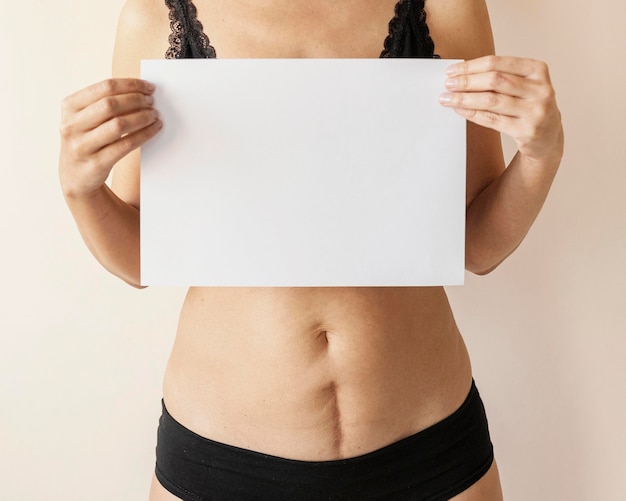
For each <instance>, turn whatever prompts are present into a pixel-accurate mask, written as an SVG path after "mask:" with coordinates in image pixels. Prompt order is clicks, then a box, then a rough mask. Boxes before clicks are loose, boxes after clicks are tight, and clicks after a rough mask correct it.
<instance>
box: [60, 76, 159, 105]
mask: <svg viewBox="0 0 626 501" xmlns="http://www.w3.org/2000/svg"><path fill="white" fill-rule="evenodd" d="M153 91H154V85H153V84H151V83H150V82H146V81H145V80H140V79H138V78H110V79H108V80H103V81H102V82H98V83H97V84H93V85H90V86H89V87H86V88H85V89H82V90H79V91H78V92H76V93H74V94H72V95H71V96H68V97H66V98H65V99H64V100H63V104H62V106H63V110H64V111H67V112H72V113H76V112H78V111H80V110H82V109H84V108H86V107H87V106H89V105H90V104H92V103H95V102H96V101H99V100H100V99H102V98H103V97H107V96H115V95H118V94H130V93H134V92H139V93H141V94H152V92H153Z"/></svg>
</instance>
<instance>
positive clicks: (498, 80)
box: [489, 71, 504, 89]
mask: <svg viewBox="0 0 626 501" xmlns="http://www.w3.org/2000/svg"><path fill="white" fill-rule="evenodd" d="M489 80H490V82H489V83H490V84H491V87H492V88H494V89H498V88H500V87H502V84H503V83H504V75H503V74H502V73H500V72H499V71H493V72H491V74H490V78H489Z"/></svg>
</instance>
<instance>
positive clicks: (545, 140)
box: [440, 56, 563, 163]
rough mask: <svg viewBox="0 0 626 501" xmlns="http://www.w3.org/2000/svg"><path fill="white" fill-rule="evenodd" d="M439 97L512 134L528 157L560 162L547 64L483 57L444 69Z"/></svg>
mask: <svg viewBox="0 0 626 501" xmlns="http://www.w3.org/2000/svg"><path fill="white" fill-rule="evenodd" d="M447 73H448V79H447V80H446V83H445V85H446V89H447V90H448V92H446V93H445V94H442V95H441V97H440V102H441V104H443V105H444V106H448V107H451V108H454V110H455V111H456V112H457V113H459V114H460V115H462V116H463V117H465V118H466V119H467V120H470V121H471V122H474V123H476V124H478V125H482V126H484V127H488V128H490V129H495V130H497V131H498V132H501V133H503V134H506V135H508V136H510V137H512V138H513V140H514V141H515V143H516V145H517V148H518V150H519V152H520V153H521V154H522V155H524V156H526V157H527V158H529V159H532V160H534V161H539V162H540V163H543V162H546V161H556V162H557V163H558V161H560V158H561V156H562V154H563V129H562V125H561V114H560V112H559V109H558V107H557V105H556V99H555V93H554V89H553V87H552V83H551V82H550V74H549V72H548V66H547V65H546V64H545V63H543V62H541V61H535V60H532V59H521V58H516V57H499V56H486V57H481V58H478V59H472V60H469V61H465V62H462V63H457V64H454V65H452V66H450V68H448V71H447Z"/></svg>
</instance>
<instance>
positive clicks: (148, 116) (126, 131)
mask: <svg viewBox="0 0 626 501" xmlns="http://www.w3.org/2000/svg"><path fill="white" fill-rule="evenodd" d="M158 117H159V115H158V113H157V111H156V110H152V109H146V110H140V111H137V112H135V113H130V114H128V115H123V116H118V117H114V118H112V119H111V120H109V121H107V122H105V123H103V124H102V125H100V126H99V127H97V128H95V129H93V130H91V131H89V132H87V133H85V134H84V136H83V137H82V141H81V146H80V148H79V155H81V156H88V155H92V154H94V153H97V152H98V151H100V150H102V149H103V148H106V147H107V146H108V145H111V144H114V143H116V142H117V141H119V140H120V139H121V138H123V137H125V136H127V135H132V134H133V133H135V132H137V131H139V130H141V129H144V128H146V127H148V126H150V125H152V124H154V123H155V122H156V121H157V120H158Z"/></svg>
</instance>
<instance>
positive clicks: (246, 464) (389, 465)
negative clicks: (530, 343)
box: [156, 381, 493, 501]
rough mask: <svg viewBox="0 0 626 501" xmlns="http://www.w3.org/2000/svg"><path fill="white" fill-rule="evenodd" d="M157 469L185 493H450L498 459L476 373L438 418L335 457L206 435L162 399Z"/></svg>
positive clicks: (281, 497) (431, 498) (415, 496)
mask: <svg viewBox="0 0 626 501" xmlns="http://www.w3.org/2000/svg"><path fill="white" fill-rule="evenodd" d="M156 456H157V461H156V476H157V479H158V480H159V482H160V483H161V485H162V486H163V487H165V489H167V490H168V491H169V492H171V493H172V494H174V495H176V496H178V497H179V498H181V499H183V500H184V501H209V500H210V501H239V500H241V501H247V500H259V501H261V500H262V501H300V500H302V501H305V500H306V501H322V500H324V501H326V500H333V501H335V500H336V501H344V500H346V501H348V500H354V501H368V500H389V501H401V500H412V501H413V500H414V501H418V500H419V501H447V500H448V499H450V498H451V497H453V496H455V495H457V494H459V493H461V492H463V491H464V490H465V489H467V488H468V487H470V486H471V485H472V484H474V483H475V482H476V481H477V480H479V479H480V478H481V477H482V476H483V475H484V474H485V473H486V472H487V470H488V469H489V467H490V466H491V464H492V462H493V447H492V445H491V440H490V438H489V429H488V427H487V418H486V416H485V409H484V407H483V403H482V401H481V399H480V395H479V394H478V390H477V389H476V386H475V385H474V382H473V381H472V388H471V390H470V392H469V395H468V396H467V398H466V399H465V402H463V404H462V405H461V407H460V408H459V409H458V410H456V411H455V412H454V413H453V414H452V415H450V416H448V417H447V418H445V419H444V420H442V421H440V422H438V423H436V424H434V425H433V426H431V427H429V428H427V429H425V430H423V431H420V432H418V433H416V434H415V435H411V436H410V437H407V438H404V439H402V440H400V441H398V442H395V443H393V444H391V445H388V446H386V447H383V448H382V449H378V450H376V451H374V452H370V453H368V454H364V455H362V456H357V457H353V458H348V459H340V460H334V461H299V460H292V459H285V458H280V457H277V456H270V455H267V454H262V453H260V452H254V451H250V450H247V449H242V448H239V447H234V446H231V445H227V444H223V443H220V442H215V441H213V440H209V439H207V438H204V437H201V436H200V435H197V434H196V433H194V432H192V431H191V430H188V429H187V428H185V427H184V426H182V425H181V424H180V423H178V422H177V421H175V420H174V418H172V416H171V415H170V414H169V413H168V412H167V409H166V408H165V405H164V404H163V414H162V415H161V418H160V421H159V430H158V443H157V448H156Z"/></svg>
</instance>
